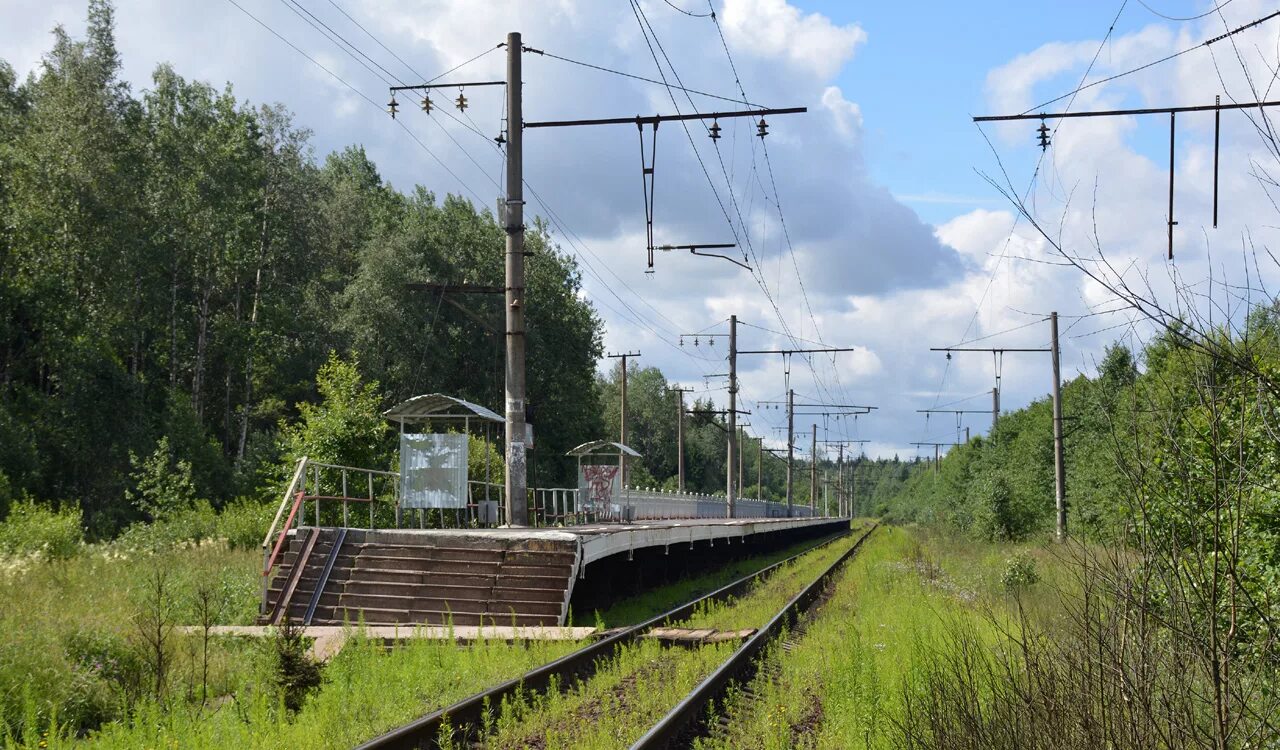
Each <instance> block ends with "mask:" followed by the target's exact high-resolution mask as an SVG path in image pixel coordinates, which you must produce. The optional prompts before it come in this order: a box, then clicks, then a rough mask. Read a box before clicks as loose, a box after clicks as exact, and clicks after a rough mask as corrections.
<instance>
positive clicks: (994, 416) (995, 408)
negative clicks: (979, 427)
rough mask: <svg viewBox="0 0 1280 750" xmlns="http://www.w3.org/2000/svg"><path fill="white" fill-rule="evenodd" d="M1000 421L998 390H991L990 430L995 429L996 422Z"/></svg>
mask: <svg viewBox="0 0 1280 750" xmlns="http://www.w3.org/2000/svg"><path fill="white" fill-rule="evenodd" d="M999 421H1000V389H999V388H992V389H991V429H993V430H994V429H995V428H996V422H999Z"/></svg>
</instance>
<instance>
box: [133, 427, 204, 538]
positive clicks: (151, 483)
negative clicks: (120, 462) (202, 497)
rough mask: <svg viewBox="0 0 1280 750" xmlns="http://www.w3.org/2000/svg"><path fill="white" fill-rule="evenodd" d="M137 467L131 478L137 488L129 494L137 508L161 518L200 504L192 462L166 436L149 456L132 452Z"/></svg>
mask: <svg viewBox="0 0 1280 750" xmlns="http://www.w3.org/2000/svg"><path fill="white" fill-rule="evenodd" d="M129 464H130V465H131V466H132V467H133V473H132V474H131V475H130V479H132V480H133V483H134V485H135V486H136V488H137V489H136V490H131V491H128V492H126V493H125V497H126V498H127V499H128V500H129V502H131V503H133V505H134V507H136V508H137V509H138V510H140V511H142V512H143V513H146V514H147V516H149V517H150V518H152V519H154V520H157V521H160V520H164V519H168V518H169V517H170V516H174V515H178V514H181V513H183V512H185V511H187V510H188V509H190V508H191V507H193V506H194V505H195V504H196V488H195V484H194V483H193V482H192V480H191V462H189V461H183V460H181V459H179V458H178V457H177V456H176V455H175V453H174V451H173V448H172V447H170V445H169V438H168V437H162V438H160V440H159V441H158V442H157V443H156V449H155V451H154V452H152V454H151V455H150V456H148V457H147V458H139V457H138V456H137V455H136V454H134V453H133V452H130V453H129Z"/></svg>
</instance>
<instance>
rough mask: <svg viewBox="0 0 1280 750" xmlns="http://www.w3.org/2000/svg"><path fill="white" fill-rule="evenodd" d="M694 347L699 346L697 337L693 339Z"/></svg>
mask: <svg viewBox="0 0 1280 750" xmlns="http://www.w3.org/2000/svg"><path fill="white" fill-rule="evenodd" d="M693 345H694V346H697V345H698V337H697V336H694V337H693Z"/></svg>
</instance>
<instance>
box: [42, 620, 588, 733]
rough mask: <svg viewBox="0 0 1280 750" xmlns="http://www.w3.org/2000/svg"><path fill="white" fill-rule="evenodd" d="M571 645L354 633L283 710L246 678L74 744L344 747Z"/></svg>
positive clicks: (145, 713) (145, 711)
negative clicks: (226, 690)
mask: <svg viewBox="0 0 1280 750" xmlns="http://www.w3.org/2000/svg"><path fill="white" fill-rule="evenodd" d="M579 645H580V644H577V643H574V642H566V641H536V642H527V643H515V644H509V643H507V642H505V641H498V640H492V641H477V642H475V643H473V644H470V645H468V646H466V647H459V646H457V645H455V644H453V643H452V642H439V641H427V640H411V641H407V642H405V643H403V644H402V645H398V646H396V647H394V648H392V649H390V650H388V649H386V648H385V647H384V646H383V645H382V643H381V642H380V641H376V640H371V639H360V638H356V639H354V640H353V641H352V642H350V643H349V644H348V645H347V646H346V648H344V649H343V650H342V651H341V652H340V653H339V654H338V655H337V656H335V657H334V658H333V660H332V661H331V662H330V663H329V664H328V666H326V667H325V670H324V684H323V686H322V687H321V689H320V691H319V692H318V693H316V694H315V695H313V696H311V697H310V698H309V699H308V700H307V702H306V704H305V705H304V706H303V708H302V710H301V711H300V712H298V713H297V714H296V715H293V716H291V717H284V716H283V713H282V710H281V707H280V705H279V703H278V699H277V698H276V696H275V695H274V693H273V692H271V691H267V690H262V689H255V688H253V687H252V686H247V689H246V690H245V691H244V692H243V693H241V694H239V695H237V697H236V699H235V700H234V702H229V703H227V704H224V705H222V706H221V707H216V708H210V709H200V708H199V707H198V706H195V707H188V708H187V709H185V710H179V711H173V710H165V709H164V708H162V707H159V706H157V705H155V704H150V705H148V706H146V707H145V708H144V709H143V710H142V711H140V712H139V713H138V714H137V715H136V716H135V717H134V718H133V720H132V721H129V722H127V723H121V724H117V725H112V726H108V727H106V728H105V729H104V730H102V731H100V732H98V733H97V734H95V735H94V736H93V737H92V738H91V739H90V740H89V741H88V742H80V743H74V745H75V746H76V747H81V746H87V747H92V748H134V747H157V748H160V747H164V748H168V747H174V748H177V747H181V748H195V749H201V748H232V747H234V748H264V749H266V748H282V747H307V748H344V749H345V748H350V747H352V746H354V745H356V744H359V743H360V742H363V741H365V740H368V739H371V738H372V737H374V736H376V735H378V734H380V733H382V732H385V731H387V730H390V729H393V728H395V727H397V726H400V725H402V724H405V723H407V722H409V721H411V720H413V719H416V718H418V717H419V716H422V715H423V714H426V713H429V712H431V711H434V710H436V709H438V708H441V707H443V706H446V705H449V704H450V703H454V702H456V701H458V700H460V699H462V698H465V697H467V696H468V695H471V694H473V693H476V692H478V691H480V690H482V689H484V688H485V687H488V686H490V685H494V684H497V683H499V682H502V681H504V680H507V679H510V678H512V677H515V676H517V675H519V674H521V673H523V672H526V671H528V670H529V669H532V668H533V667H535V666H537V665H539V664H544V663H546V662H548V661H551V660H553V659H556V658H558V657H560V656H562V655H564V654H565V653H568V652H569V651H572V650H573V649H575V648H577V647H578V646H579ZM50 746H51V747H56V746H57V745H52V744H51V745H50ZM68 746H70V743H69V744H68Z"/></svg>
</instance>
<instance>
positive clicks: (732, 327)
mask: <svg viewBox="0 0 1280 750" xmlns="http://www.w3.org/2000/svg"><path fill="white" fill-rule="evenodd" d="M703 117H711V115H704V116H703ZM640 119H641V120H644V118H640ZM645 121H647V120H645ZM610 122H612V121H610ZM526 127H533V126H532V125H526ZM724 335H725V334H706V333H699V334H692V333H690V334H682V335H681V341H682V342H683V338H684V336H695V337H696V336H704V337H707V338H712V337H715V336H724ZM728 336H729V409H728V416H729V429H728V433H729V448H728V451H727V453H728V456H727V464H726V467H725V490H726V492H725V496H726V498H727V499H728V506H729V517H730V518H733V517H734V515H735V513H736V511H737V506H736V503H735V498H736V492H735V491H734V486H733V464H734V461H735V460H737V456H736V446H735V445H734V443H735V442H736V441H735V440H734V434H735V433H736V431H737V424H738V413H739V412H738V355H740V354H781V355H783V356H788V355H791V354H818V353H823V354H830V353H835V352H851V351H856V350H855V349H852V348H838V347H824V348H820V349H752V350H742V351H740V350H739V349H738V316H737V315H730V316H729V334H728ZM792 393H793V395H794V392H792ZM822 406H833V407H834V406H835V405H830V404H825V405H822ZM838 408H849V409H860V410H862V411H859V412H857V413H859V414H865V413H868V412H869V411H870V410H871V409H874V408H875V407H868V406H850V407H845V406H840V407H838ZM787 411H788V413H789V415H790V417H794V416H795V415H794V414H791V412H792V411H793V410H792V409H790V408H788V410H787ZM743 413H750V412H743ZM850 413H853V412H850ZM788 421H790V420H788ZM790 464H791V462H790V461H788V462H787V512H788V516H789V515H790V511H791V499H792V498H791V465H790ZM738 489H739V490H740V489H741V487H739V488H738Z"/></svg>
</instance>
